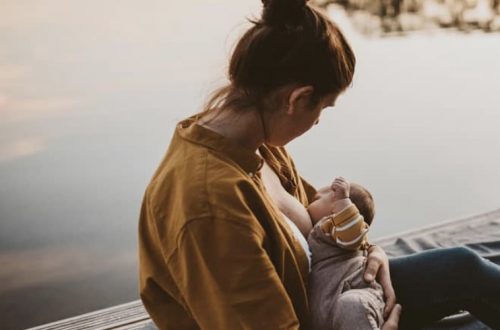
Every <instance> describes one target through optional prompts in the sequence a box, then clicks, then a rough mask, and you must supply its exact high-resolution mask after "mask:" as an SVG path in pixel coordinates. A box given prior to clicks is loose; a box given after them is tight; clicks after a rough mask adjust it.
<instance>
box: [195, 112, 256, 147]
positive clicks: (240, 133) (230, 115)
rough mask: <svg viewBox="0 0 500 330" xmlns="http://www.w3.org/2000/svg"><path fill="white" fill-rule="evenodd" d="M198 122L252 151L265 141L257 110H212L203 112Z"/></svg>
mask: <svg viewBox="0 0 500 330" xmlns="http://www.w3.org/2000/svg"><path fill="white" fill-rule="evenodd" d="M198 124H199V125H201V126H203V127H206V128H208V129H210V130H212V131H214V132H216V133H218V134H220V135H222V136H224V137H226V138H228V139H230V140H232V141H234V142H236V143H237V144H239V145H241V146H242V147H244V148H245V149H249V150H252V151H253V152H256V151H257V149H258V148H259V146H261V145H262V144H263V143H264V142H265V139H264V136H265V134H264V128H263V125H264V124H263V120H262V119H261V116H260V114H259V112H258V110H248V111H244V112H238V113H237V112H235V111H233V110H230V109H228V110H225V111H222V112H220V111H218V110H212V111H211V112H209V113H206V114H204V115H203V116H202V117H201V118H200V119H199V120H198Z"/></svg>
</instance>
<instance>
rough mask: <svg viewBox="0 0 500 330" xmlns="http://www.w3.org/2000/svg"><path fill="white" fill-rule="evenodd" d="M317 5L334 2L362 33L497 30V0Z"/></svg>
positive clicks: (346, 0) (345, 0)
mask: <svg viewBox="0 0 500 330" xmlns="http://www.w3.org/2000/svg"><path fill="white" fill-rule="evenodd" d="M315 2H316V3H317V4H318V5H319V6H321V7H324V8H326V7H327V6H328V5H331V4H337V5H340V6H341V7H343V8H344V9H345V10H346V11H347V12H348V13H349V15H350V17H351V19H352V20H353V22H354V24H355V26H357V28H358V30H360V31H361V32H363V33H364V34H369V35H374V34H382V35H388V34H401V33H404V32H408V31H417V30H429V29H435V28H454V29H457V30H458V31H463V32H469V31H472V30H482V31H484V32H500V5H499V1H498V0H316V1H315Z"/></svg>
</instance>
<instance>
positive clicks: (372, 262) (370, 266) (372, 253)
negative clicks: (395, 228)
mask: <svg viewBox="0 0 500 330" xmlns="http://www.w3.org/2000/svg"><path fill="white" fill-rule="evenodd" d="M364 279H365V281H367V282H372V281H373V280H374V279H377V280H378V281H379V283H380V285H382V288H383V290H384V296H385V309H384V319H387V318H388V317H389V315H391V318H392V316H393V315H392V314H394V313H392V314H391V311H392V309H393V308H394V305H395V304H396V294H395V293H394V288H393V287H392V283H391V275H390V274H389V259H388V258H387V255H386V254H385V252H384V250H383V249H382V248H381V247H379V246H376V245H372V246H371V247H370V248H369V249H368V260H367V262H366V270H365V274H364ZM397 314H398V317H397V319H398V320H399V313H397Z"/></svg>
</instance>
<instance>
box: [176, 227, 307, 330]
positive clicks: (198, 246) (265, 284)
mask: <svg viewBox="0 0 500 330" xmlns="http://www.w3.org/2000/svg"><path fill="white" fill-rule="evenodd" d="M263 235H264V233H263V232H259V231H257V230H255V229H254V228H252V227H251V226H250V225H247V224H245V223H243V222H239V221H235V220H224V219H213V218H205V219H197V220H192V221H190V222H189V223H188V224H186V225H185V227H184V229H183V231H182V233H181V235H180V237H179V239H178V244H177V246H178V248H177V251H176V253H175V254H174V256H173V259H174V260H173V262H172V263H171V266H170V267H173V268H172V269H171V273H172V274H174V280H175V281H176V283H177V285H178V286H179V290H180V292H181V295H182V296H183V298H184V300H185V301H184V304H185V305H186V307H187V309H188V310H189V311H190V313H191V314H192V317H193V318H194V319H195V320H196V322H197V324H198V325H199V327H200V328H201V329H259V330H265V329H273V330H275V329H299V321H298V318H297V316H296V314H295V311H294V308H293V305H292V302H291V299H290V297H289V296H288V294H287V292H286V290H285V288H284V286H283V284H282V282H281V280H280V278H279V277H278V275H277V273H276V270H275V268H274V266H273V264H272V262H271V260H270V259H269V256H268V254H267V253H266V251H265V250H264V248H263V241H264V236H263Z"/></svg>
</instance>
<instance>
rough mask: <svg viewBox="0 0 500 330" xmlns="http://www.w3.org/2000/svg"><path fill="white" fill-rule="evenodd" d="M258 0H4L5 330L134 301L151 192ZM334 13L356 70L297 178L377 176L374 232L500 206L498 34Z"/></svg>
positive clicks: (0, 98)
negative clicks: (412, 27) (362, 31)
mask: <svg viewBox="0 0 500 330" xmlns="http://www.w3.org/2000/svg"><path fill="white" fill-rule="evenodd" d="M259 4H260V1H256V0H251V1H250V0H244V1H242V0H240V1H229V0H227V1H223V0H212V1H210V2H208V1H200V0H197V1H190V3H185V2H181V1H177V2H165V1H159V0H158V1H152V0H147V1H141V2H137V1H131V0H127V1H124V0H122V1H116V0H115V1H110V0H106V1H103V0H99V1H97V0H86V1H71V2H68V1H63V0H50V1H49V0H46V1H35V0H25V1H16V0H2V1H0V44H1V45H2V47H0V320H1V321H0V323H1V324H0V328H6V329H19V328H23V327H28V326H33V325H37V324H40V323H44V322H49V321H53V320H57V319H60V318H63V317H68V316H72V315H75V314H80V313H84V312H88V311H92V310H95V309H99V308H103V307H107V306H111V305H115V304H119V303H124V302H128V301H131V300H134V299H137V298H138V296H137V284H136V281H137V261H136V260H137V258H136V244H137V240H136V227H137V218H138V213H139V206H140V201H141V198H142V194H143V191H144V188H145V187H146V184H147V182H148V181H149V178H150V176H151V175H152V173H153V171H154V169H155V167H156V165H157V164H158V162H159V161H160V159H161V157H162V156H163V154H164V151H165V149H166V147H167V145H168V142H169V139H170V137H171V134H172V132H173V128H174V125H175V123H176V122H177V121H178V120H180V119H182V118H184V117H186V116H188V115H189V114H191V113H193V112H195V111H198V110H199V108H200V106H201V104H202V102H203V101H204V98H205V95H207V93H208V92H209V91H211V90H212V88H214V87H216V86H218V85H219V84H221V83H222V82H223V81H224V76H223V69H224V68H225V65H226V58H227V56H228V54H229V52H230V49H231V46H232V44H233V42H234V40H235V39H236V37H237V36H238V34H239V33H240V32H241V31H242V29H244V28H245V27H247V26H248V25H247V23H246V22H245V20H244V18H245V16H250V15H251V14H252V13H255V14H257V13H258V12H259ZM330 9H333V8H332V7H330ZM222 10H224V11H225V14H224V15H222V14H221V11H222ZM330 14H331V15H332V17H334V19H336V20H337V22H338V23H339V24H340V26H341V27H342V28H343V29H344V31H345V33H346V34H347V35H348V37H349V40H351V43H352V44H353V47H354V49H355V51H356V53H357V56H358V66H357V72H356V78H355V81H354V83H353V87H352V88H351V89H350V90H349V91H347V92H346V93H345V95H344V96H342V97H341V98H340V99H339V100H338V102H337V106H336V107H335V108H332V109H328V110H326V111H325V112H324V115H323V117H322V118H321V122H320V124H319V125H318V126H316V127H315V128H314V129H313V130H311V131H310V132H308V133H307V134H306V135H304V136H303V137H302V138H301V139H299V140H297V141H293V142H292V143H290V144H289V146H288V147H289V151H290V152H291V153H292V154H293V155H294V159H295V162H296V164H297V166H298V168H299V170H300V171H301V174H302V175H303V176H304V177H306V178H308V179H309V181H311V182H312V183H314V184H315V185H317V186H322V185H326V184H328V183H329V182H331V180H332V179H333V178H334V177H335V176H337V175H342V176H345V177H347V178H350V179H352V180H355V181H358V182H360V183H363V184H364V185H366V186H367V187H368V188H369V189H370V190H371V191H372V192H373V194H374V196H375V199H376V203H377V210H378V213H377V217H376V219H375V221H376V222H375V223H374V226H373V229H372V234H371V235H372V237H379V236H382V235H387V234H392V233H396V232H400V231H403V230H409V229H412V228H416V227H420V226H424V225H428V224H431V223H434V222H437V221H442V220H447V219H453V218H457V217H461V216H464V215H470V214H474V213H480V212H483V211H488V210H492V209H495V208H498V207H500V198H499V197H498V187H500V171H499V169H500V152H499V151H500V133H499V131H498V127H500V125H499V124H500V105H499V104H500V35H499V34H491V35H485V34H482V33H477V34H476V33H472V34H467V35H464V34H458V33H454V32H425V33H418V34H413V35H410V36H406V37H401V38H382V39H379V38H373V39H367V38H366V37H362V36H361V35H359V34H357V33H356V32H355V31H354V30H353V29H352V28H351V26H350V24H349V21H348V20H347V18H346V17H344V15H343V14H342V13H341V12H340V11H338V10H334V9H333V10H331V12H330Z"/></svg>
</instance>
